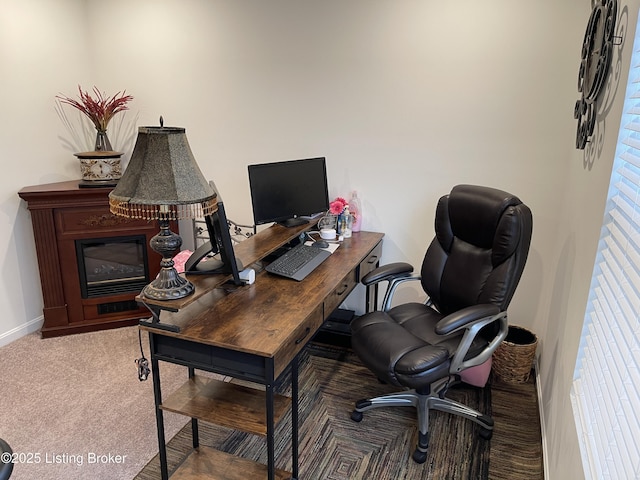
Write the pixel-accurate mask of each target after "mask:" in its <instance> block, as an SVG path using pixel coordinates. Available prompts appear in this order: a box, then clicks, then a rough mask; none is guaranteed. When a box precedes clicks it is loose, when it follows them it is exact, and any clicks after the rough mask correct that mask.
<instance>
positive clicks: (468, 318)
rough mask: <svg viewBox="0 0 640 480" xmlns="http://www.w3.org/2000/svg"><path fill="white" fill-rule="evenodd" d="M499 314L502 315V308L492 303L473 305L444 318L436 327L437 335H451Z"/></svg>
mask: <svg viewBox="0 0 640 480" xmlns="http://www.w3.org/2000/svg"><path fill="white" fill-rule="evenodd" d="M498 313H500V308H499V307H498V306H497V305H492V304H490V303H483V304H480V305H472V306H470V307H467V308H463V309H462V310H458V311H457V312H455V313H452V314H451V315H447V316H446V317H444V318H442V319H441V320H440V321H439V322H438V324H437V325H436V333H437V334H438V335H449V334H450V333H453V332H455V331H456V330H459V329H460V328H463V327H466V326H467V325H469V324H472V323H474V322H476V321H478V320H480V319H483V318H486V317H492V316H494V315H497V314H498Z"/></svg>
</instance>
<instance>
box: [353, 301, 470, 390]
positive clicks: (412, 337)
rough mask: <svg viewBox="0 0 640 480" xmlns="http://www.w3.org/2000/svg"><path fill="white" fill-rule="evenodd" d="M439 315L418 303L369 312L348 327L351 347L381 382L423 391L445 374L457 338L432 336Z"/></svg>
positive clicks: (456, 336) (447, 370) (434, 334)
mask: <svg viewBox="0 0 640 480" xmlns="http://www.w3.org/2000/svg"><path fill="white" fill-rule="evenodd" d="M440 318H441V315H440V314H439V313H438V312H436V311H435V310H433V309H432V308H429V307H427V306H426V305H424V304H420V303H409V304H404V305H401V306H399V307H395V308H393V309H391V310H390V311H389V312H372V313H369V314H367V315H364V316H362V317H359V318H357V319H355V320H354V321H353V322H352V323H351V331H352V336H351V345H352V347H353V349H354V351H355V352H356V353H357V355H358V356H359V357H360V359H361V360H362V362H363V363H364V364H365V365H366V366H367V367H368V368H369V369H370V370H371V371H373V372H374V373H375V374H376V375H377V376H378V377H379V378H380V379H381V380H384V381H386V382H389V383H392V384H394V385H398V386H404V387H409V388H424V387H426V386H428V385H430V384H431V383H433V382H434V381H436V380H438V379H440V378H443V377H446V376H447V375H448V374H449V366H450V363H451V361H450V360H451V357H452V355H453V352H454V350H453V349H454V348H455V346H457V345H458V341H459V337H460V335H457V334H456V335H452V336H446V337H443V336H441V335H437V334H436V333H435V332H434V329H435V325H436V324H437V323H438V321H439V320H440Z"/></svg>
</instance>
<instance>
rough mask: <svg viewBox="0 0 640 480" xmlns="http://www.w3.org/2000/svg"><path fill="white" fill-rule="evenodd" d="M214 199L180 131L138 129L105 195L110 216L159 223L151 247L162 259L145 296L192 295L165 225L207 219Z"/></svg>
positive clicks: (175, 237)
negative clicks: (119, 174) (119, 172)
mask: <svg viewBox="0 0 640 480" xmlns="http://www.w3.org/2000/svg"><path fill="white" fill-rule="evenodd" d="M216 197H217V195H216V192H215V191H214V190H213V188H212V187H211V186H210V185H209V182H207V181H206V180H205V178H204V176H203V175H202V172H201V171H200V168H198V164H197V163H196V160H195V158H194V157H193V153H192V152H191V148H190V147H189V142H188V141H187V136H186V134H185V129H184V128H179V127H164V126H163V123H162V118H160V127H139V128H138V138H137V139H136V144H135V147H134V148H133V153H132V154H131V160H130V161H129V165H128V166H127V169H126V170H125V172H124V174H123V175H122V178H120V180H119V181H118V184H117V186H116V187H115V188H114V189H113V191H111V193H109V209H110V210H111V213H113V214H115V215H120V216H123V217H128V218H136V219H144V220H157V221H158V223H159V224H160V232H159V233H158V234H157V235H155V236H154V237H153V238H152V239H151V241H150V242H149V245H150V246H151V248H152V249H153V250H154V251H156V252H158V253H159V254H160V255H162V261H161V262H160V266H161V269H160V273H158V276H157V277H156V279H155V280H153V281H152V282H151V283H150V284H148V285H147V286H146V287H144V288H143V290H142V292H141V294H142V296H143V297H146V298H150V299H154V300H175V299H179V298H183V297H186V296H187V295H190V294H192V293H193V292H194V290H195V287H194V286H193V284H192V283H191V282H190V281H189V280H187V279H186V278H184V277H181V276H180V275H179V274H178V272H177V271H176V269H175V268H174V263H173V255H175V253H176V252H177V251H178V249H179V248H180V246H181V245H182V239H181V238H180V235H178V234H176V233H174V232H172V231H171V230H170V228H169V222H170V221H175V220H181V219H188V218H196V217H203V216H207V215H211V214H212V213H214V212H215V211H216V209H217V199H216Z"/></svg>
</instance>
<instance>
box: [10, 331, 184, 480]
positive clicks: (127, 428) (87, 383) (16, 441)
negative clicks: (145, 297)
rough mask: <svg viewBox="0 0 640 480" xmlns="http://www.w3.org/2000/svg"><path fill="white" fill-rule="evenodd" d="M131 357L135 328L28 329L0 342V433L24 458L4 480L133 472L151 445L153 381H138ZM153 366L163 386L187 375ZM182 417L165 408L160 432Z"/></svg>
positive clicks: (136, 348)
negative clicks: (56, 332)
mask: <svg viewBox="0 0 640 480" xmlns="http://www.w3.org/2000/svg"><path fill="white" fill-rule="evenodd" d="M142 339H143V346H144V351H145V356H146V357H147V358H149V348H148V339H147V336H146V335H145V334H143V336H142ZM138 357H140V345H139V342H138V327H128V328H122V329H116V330H106V331H102V332H95V333H87V334H79V335H70V336H66V337H59V338H50V339H41V338H40V335H39V333H34V334H30V335H27V336H25V337H22V338H20V339H18V340H16V341H15V342H13V343H11V344H9V345H6V346H4V347H2V348H0V366H1V367H2V371H1V377H0V378H1V380H0V438H3V439H5V440H6V441H7V442H8V443H9V445H11V447H12V449H13V451H14V452H16V453H19V454H20V457H19V458H18V459H19V460H22V461H24V462H25V463H18V464H16V465H15V468H14V471H13V475H12V476H11V480H43V479H56V480H58V479H60V480H75V479H78V480H87V479H95V480H102V479H104V480H118V479H126V480H130V479H131V478H133V477H134V476H135V475H136V473H138V472H139V471H140V470H141V469H142V467H144V465H145V464H147V462H149V460H150V459H151V458H152V457H153V456H154V455H156V454H157V452H158V440H157V435H156V421H155V413H154V402H153V383H152V380H151V377H149V380H147V381H145V382H141V381H139V380H138V376H137V366H136V364H135V363H134V360H135V359H136V358H138ZM160 368H161V379H162V383H163V387H164V388H167V391H171V390H172V389H174V388H176V387H177V386H178V385H180V384H181V383H182V382H183V381H184V380H185V378H186V375H187V373H186V369H185V368H183V367H179V366H175V365H170V364H166V363H163V364H162V365H161V367H160ZM185 423H186V420H185V417H183V416H180V415H174V414H171V413H165V426H166V435H167V438H171V437H173V436H174V435H175V434H176V432H178V431H179V430H180V428H181V427H182V426H184V424H185ZM118 456H119V457H118ZM27 462H30V463H27Z"/></svg>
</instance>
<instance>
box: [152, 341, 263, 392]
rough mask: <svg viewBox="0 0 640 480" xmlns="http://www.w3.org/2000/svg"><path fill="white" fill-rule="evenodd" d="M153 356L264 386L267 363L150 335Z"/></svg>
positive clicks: (247, 355)
mask: <svg viewBox="0 0 640 480" xmlns="http://www.w3.org/2000/svg"><path fill="white" fill-rule="evenodd" d="M150 338H151V343H152V345H153V350H152V351H153V352H154V353H152V355H153V356H154V357H155V358H157V359H158V360H164V361H166V362H171V363H177V364H181V365H187V366H192V367H195V368H197V369H200V370H205V371H208V372H215V373H219V374H220V375H229V376H231V377H235V378H241V379H243V380H249V381H252V382H257V383H264V380H265V378H266V376H267V366H266V359H265V358H263V357H260V356H257V355H251V354H249V353H244V352H235V351H230V350H226V349H223V348H219V347H214V346H212V345H206V344H202V343H198V342H191V341H188V340H183V339H181V338H175V337H170V336H168V335H156V334H151V337H150Z"/></svg>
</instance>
